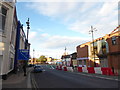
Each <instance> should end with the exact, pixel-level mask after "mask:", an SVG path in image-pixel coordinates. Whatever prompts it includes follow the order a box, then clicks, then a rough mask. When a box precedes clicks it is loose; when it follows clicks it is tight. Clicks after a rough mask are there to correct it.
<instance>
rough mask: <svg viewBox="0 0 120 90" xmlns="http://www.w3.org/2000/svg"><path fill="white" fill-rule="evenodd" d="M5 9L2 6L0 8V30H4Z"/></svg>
mask: <svg viewBox="0 0 120 90" xmlns="http://www.w3.org/2000/svg"><path fill="white" fill-rule="evenodd" d="M6 15H7V9H6V8H4V7H3V6H2V7H1V8H0V32H4V30H5V21H6Z"/></svg>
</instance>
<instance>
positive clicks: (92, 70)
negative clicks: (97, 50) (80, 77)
mask: <svg viewBox="0 0 120 90" xmlns="http://www.w3.org/2000/svg"><path fill="white" fill-rule="evenodd" d="M87 70H88V73H95V70H94V67H87Z"/></svg>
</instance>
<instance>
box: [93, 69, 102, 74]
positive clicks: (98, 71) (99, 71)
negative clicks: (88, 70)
mask: <svg viewBox="0 0 120 90" xmlns="http://www.w3.org/2000/svg"><path fill="white" fill-rule="evenodd" d="M94 70H95V73H96V74H102V71H101V67H94Z"/></svg>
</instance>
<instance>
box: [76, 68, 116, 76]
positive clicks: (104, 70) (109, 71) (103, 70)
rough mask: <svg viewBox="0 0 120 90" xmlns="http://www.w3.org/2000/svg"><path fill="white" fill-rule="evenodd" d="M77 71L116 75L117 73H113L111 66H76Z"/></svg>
mask: <svg viewBox="0 0 120 90" xmlns="http://www.w3.org/2000/svg"><path fill="white" fill-rule="evenodd" d="M77 70H78V72H86V73H95V74H102V75H110V76H112V75H118V73H115V74H114V73H113V71H112V69H111V68H108V67H77Z"/></svg>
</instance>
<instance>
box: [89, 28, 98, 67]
mask: <svg viewBox="0 0 120 90" xmlns="http://www.w3.org/2000/svg"><path fill="white" fill-rule="evenodd" d="M94 31H97V30H96V28H93V26H91V30H90V31H89V34H92V43H93V61H94V67H95V66H96V63H95V50H94Z"/></svg>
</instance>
